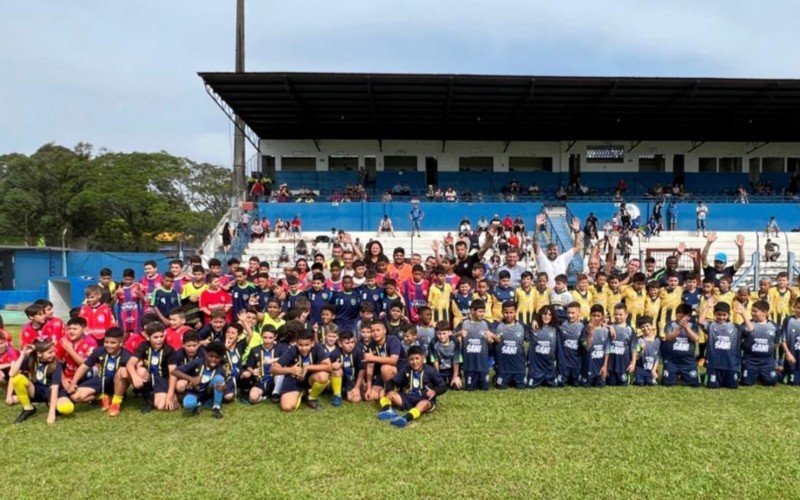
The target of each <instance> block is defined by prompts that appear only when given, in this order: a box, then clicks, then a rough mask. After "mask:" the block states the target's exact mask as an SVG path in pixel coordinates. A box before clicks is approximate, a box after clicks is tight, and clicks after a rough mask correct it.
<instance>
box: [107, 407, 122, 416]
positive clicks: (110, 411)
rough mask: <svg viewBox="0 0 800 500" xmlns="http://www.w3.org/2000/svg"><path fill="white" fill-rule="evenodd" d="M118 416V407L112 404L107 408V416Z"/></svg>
mask: <svg viewBox="0 0 800 500" xmlns="http://www.w3.org/2000/svg"><path fill="white" fill-rule="evenodd" d="M117 415H119V405H115V404H112V405H110V406H109V407H108V416H109V417H116V416H117Z"/></svg>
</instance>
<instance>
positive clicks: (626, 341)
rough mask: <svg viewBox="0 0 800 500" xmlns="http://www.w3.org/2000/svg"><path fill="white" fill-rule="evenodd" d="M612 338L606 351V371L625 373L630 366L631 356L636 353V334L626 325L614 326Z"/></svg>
mask: <svg viewBox="0 0 800 500" xmlns="http://www.w3.org/2000/svg"><path fill="white" fill-rule="evenodd" d="M614 332H615V335H614V338H613V339H611V342H610V346H609V350H608V371H609V372H614V373H625V372H627V371H628V365H630V364H631V359H632V358H631V355H632V353H634V352H636V345H637V342H636V333H635V332H634V331H633V328H631V327H630V326H628V325H614Z"/></svg>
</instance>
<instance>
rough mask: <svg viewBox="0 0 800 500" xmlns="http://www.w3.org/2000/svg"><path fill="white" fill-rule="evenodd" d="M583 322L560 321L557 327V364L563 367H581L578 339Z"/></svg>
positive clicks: (579, 339)
mask: <svg viewBox="0 0 800 500" xmlns="http://www.w3.org/2000/svg"><path fill="white" fill-rule="evenodd" d="M584 326H585V325H584V324H583V322H581V321H576V322H575V323H570V322H568V321H565V322H563V323H561V326H560V327H559V329H558V353H557V355H558V365H559V366H560V367H562V368H564V369H579V368H580V367H581V354H580V341H581V335H583V328H584Z"/></svg>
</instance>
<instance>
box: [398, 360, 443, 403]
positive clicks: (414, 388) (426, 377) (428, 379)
mask: <svg viewBox="0 0 800 500" xmlns="http://www.w3.org/2000/svg"><path fill="white" fill-rule="evenodd" d="M388 385H389V388H392V389H394V390H395V391H397V393H398V394H400V399H401V400H402V404H401V405H400V408H399V409H400V411H408V410H410V409H412V408H414V407H415V406H417V405H418V404H419V403H420V401H423V400H428V401H429V402H430V404H431V409H430V410H428V411H433V410H434V409H435V408H436V396H439V395H441V394H444V393H445V392H446V391H447V385H446V384H445V381H444V379H443V378H442V376H441V375H439V372H437V371H436V370H435V369H434V368H433V367H432V366H430V365H422V369H420V370H419V371H417V370H413V369H412V368H411V367H410V366H407V367H405V368H403V369H400V370H398V371H397V375H395V376H394V378H393V379H392V380H390V381H389V384H388ZM428 389H430V390H432V391H433V392H435V393H436V395H435V396H434V397H433V398H429V397H428V394H427V390H428Z"/></svg>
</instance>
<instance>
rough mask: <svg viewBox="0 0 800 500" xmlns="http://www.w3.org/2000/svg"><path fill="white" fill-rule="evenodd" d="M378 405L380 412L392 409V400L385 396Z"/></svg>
mask: <svg viewBox="0 0 800 500" xmlns="http://www.w3.org/2000/svg"><path fill="white" fill-rule="evenodd" d="M378 403H379V404H380V405H381V411H383V410H391V409H392V400H391V399H389V398H387V397H386V396H384V397H382V398H381V400H380V401H379V402H378Z"/></svg>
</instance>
